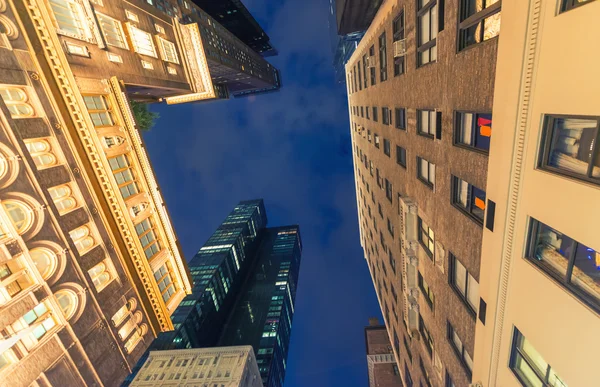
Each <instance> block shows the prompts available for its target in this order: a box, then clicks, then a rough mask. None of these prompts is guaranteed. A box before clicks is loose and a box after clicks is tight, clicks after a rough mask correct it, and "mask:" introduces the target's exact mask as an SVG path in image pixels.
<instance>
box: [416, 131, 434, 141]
mask: <svg viewBox="0 0 600 387" xmlns="http://www.w3.org/2000/svg"><path fill="white" fill-rule="evenodd" d="M417 134H418V135H419V136H421V137H426V138H429V139H431V140H433V139H434V138H435V136H434V135H433V134H430V133H425V132H421V131H420V130H417Z"/></svg>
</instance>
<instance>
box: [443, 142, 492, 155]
mask: <svg viewBox="0 0 600 387" xmlns="http://www.w3.org/2000/svg"><path fill="white" fill-rule="evenodd" d="M452 145H454V146H455V147H457V148H462V149H465V150H468V151H471V152H475V153H479V154H482V155H484V156H489V155H490V151H489V150H485V149H481V148H477V147H474V146H470V145H466V144H462V143H460V142H456V141H453V142H452Z"/></svg>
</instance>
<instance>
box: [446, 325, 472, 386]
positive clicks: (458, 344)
mask: <svg viewBox="0 0 600 387" xmlns="http://www.w3.org/2000/svg"><path fill="white" fill-rule="evenodd" d="M448 340H449V341H450V345H451V346H452V348H453V349H454V352H456V355H457V356H458V358H459V359H460V361H461V363H462V364H463V366H464V367H465V370H466V371H467V374H468V375H469V378H470V377H471V374H472V372H473V358H472V357H471V355H469V352H467V349H466V348H465V345H464V344H463V342H462V340H461V339H460V337H458V334H457V333H456V330H455V329H454V327H453V326H452V324H450V322H448Z"/></svg>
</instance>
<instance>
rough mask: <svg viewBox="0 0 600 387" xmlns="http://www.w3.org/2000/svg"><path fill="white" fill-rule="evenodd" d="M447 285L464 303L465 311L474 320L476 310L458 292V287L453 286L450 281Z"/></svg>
mask: <svg viewBox="0 0 600 387" xmlns="http://www.w3.org/2000/svg"><path fill="white" fill-rule="evenodd" d="M449 285H450V287H451V288H452V290H453V291H454V293H455V294H456V296H457V297H458V298H459V299H460V301H461V302H462V303H463V304H464V305H465V308H466V309H467V312H469V315H470V316H471V317H473V320H476V319H477V312H476V311H475V310H474V309H473V308H472V307H471V305H469V303H468V302H467V301H466V300H465V298H464V297H463V296H462V294H461V293H460V291H459V290H458V289H456V286H454V284H453V283H452V282H450V283H449Z"/></svg>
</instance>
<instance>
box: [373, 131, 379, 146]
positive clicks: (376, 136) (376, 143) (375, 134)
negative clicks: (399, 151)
mask: <svg viewBox="0 0 600 387" xmlns="http://www.w3.org/2000/svg"><path fill="white" fill-rule="evenodd" d="M373 137H374V139H375V148H377V149H379V135H378V134H377V133H373Z"/></svg>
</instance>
